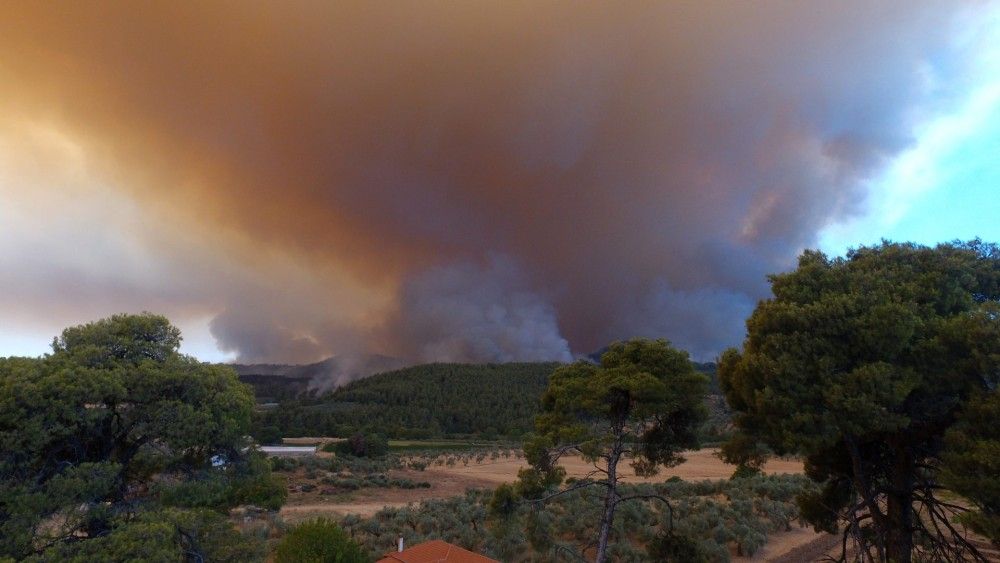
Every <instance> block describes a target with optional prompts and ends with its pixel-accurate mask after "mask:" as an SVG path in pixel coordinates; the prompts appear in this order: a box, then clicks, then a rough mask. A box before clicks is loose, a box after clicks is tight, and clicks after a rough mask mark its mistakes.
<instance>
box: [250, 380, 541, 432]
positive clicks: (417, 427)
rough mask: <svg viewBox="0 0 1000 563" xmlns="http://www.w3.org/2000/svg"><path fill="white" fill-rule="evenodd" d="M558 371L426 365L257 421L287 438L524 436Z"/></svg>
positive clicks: (285, 406)
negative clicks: (323, 436) (543, 393)
mask: <svg viewBox="0 0 1000 563" xmlns="http://www.w3.org/2000/svg"><path fill="white" fill-rule="evenodd" d="M557 366H558V364H557V363H552V362H539V363H506V364H444V363H436V364H424V365H418V366H412V367H407V368H403V369H399V370H395V371H389V372H385V373H380V374H377V375H373V376H371V377H367V378H365V379H361V380H358V381H355V382H353V383H350V384H348V385H347V386H345V387H341V388H339V389H337V390H335V391H333V392H331V393H328V394H325V395H322V396H319V397H316V396H311V397H302V398H300V399H299V400H295V401H285V402H282V403H281V405H279V406H278V407H277V408H274V409H268V410H265V411H262V412H260V413H258V420H257V424H256V426H257V427H258V428H259V429H263V428H267V427H274V428H277V430H278V431H279V432H280V435H282V436H307V435H313V436H314V435H328V436H349V435H352V434H354V433H356V432H365V433H378V434H383V435H386V436H389V437H393V438H423V437H437V436H465V435H484V436H487V437H489V436H519V435H521V434H523V433H524V432H527V431H528V430H529V429H530V428H531V425H532V421H533V418H534V416H535V414H536V413H537V412H538V398H539V397H540V396H541V394H542V391H544V390H545V386H546V385H547V384H548V379H549V375H550V374H551V373H552V371H553V370H554V369H555V368H556V367H557Z"/></svg>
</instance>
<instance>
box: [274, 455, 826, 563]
mask: <svg viewBox="0 0 1000 563" xmlns="http://www.w3.org/2000/svg"><path fill="white" fill-rule="evenodd" d="M311 443H315V442H311ZM717 453H718V451H717V450H715V449H704V450H699V451H696V452H691V453H689V454H688V455H687V456H686V457H687V461H686V462H685V463H683V464H681V465H679V466H677V467H673V468H670V469H666V470H663V471H661V472H660V474H659V475H656V476H655V477H646V478H643V477H636V476H635V474H634V472H633V471H632V470H631V468H630V467H627V466H623V468H622V469H624V471H622V474H623V475H622V477H623V479H624V480H625V481H627V482H650V481H663V480H665V479H669V478H670V477H673V476H678V477H680V478H682V479H685V480H692V481H694V480H700V479H726V478H728V477H729V476H730V475H731V474H732V472H733V467H732V466H730V465H726V464H724V463H722V461H720V460H719V458H718V456H717ZM562 465H563V466H564V467H565V468H566V471H567V474H568V475H569V476H572V477H582V476H584V475H586V474H587V473H588V472H589V471H591V470H592V469H593V466H592V465H590V464H589V463H587V462H585V461H583V460H582V459H580V458H578V457H571V458H566V459H564V460H562ZM525 466H526V462H525V461H524V460H523V459H506V460H504V459H501V460H497V461H487V462H484V463H480V464H476V463H470V464H469V465H467V466H465V465H460V464H459V465H455V466H452V467H448V466H434V467H431V468H428V469H426V470H424V471H415V470H394V471H391V472H390V475H391V476H392V477H398V478H407V479H411V480H414V481H427V482H429V483H430V484H431V487H430V488H428V489H407V490H403V489H378V488H368V489H361V490H358V491H354V492H352V493H349V494H342V495H336V496H324V495H323V494H322V493H321V492H317V491H312V492H310V493H293V494H292V495H290V497H289V499H288V503H287V504H286V505H285V506H284V508H282V509H281V514H282V517H283V518H285V520H286V521H289V522H296V521H300V520H304V519H308V518H312V517H314V516H319V515H326V516H343V515H346V514H358V515H360V516H371V515H373V514H375V513H376V512H378V511H379V510H380V509H382V508H383V507H386V506H395V507H399V506H406V505H407V504H410V503H418V502H420V501H422V500H425V499H431V498H446V497H451V496H455V495H461V494H463V493H464V492H465V490H466V489H468V488H493V487H496V486H497V485H498V484H500V483H507V482H511V481H513V480H514V479H516V478H517V472H518V470H519V469H521V468H523V467H525ZM764 470H765V471H766V472H767V473H801V472H802V462H801V461H798V460H791V459H776V460H772V461H771V462H770V463H768V464H767V465H766V466H765V468H764ZM833 540H834V538H832V537H831V536H828V535H826V534H816V533H814V532H813V531H812V530H811V529H809V528H795V529H793V530H792V531H790V532H784V533H780V534H775V535H773V536H772V537H771V538H770V539H769V541H768V543H767V545H765V547H764V548H763V549H761V550H760V551H759V552H757V553H756V554H755V555H754V557H752V558H739V557H737V558H734V561H782V562H790V561H791V560H789V559H788V557H789V556H792V557H803V556H806V554H807V553H808V554H810V555H809V556H808V557H820V556H822V555H823V554H825V553H826V551H827V550H829V549H830V548H831V547H832V546H833V544H834V543H835V542H834V541H833Z"/></svg>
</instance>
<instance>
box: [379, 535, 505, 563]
mask: <svg viewBox="0 0 1000 563" xmlns="http://www.w3.org/2000/svg"><path fill="white" fill-rule="evenodd" d="M376 563H499V562H498V561H497V560H496V559H490V558H489V557H486V556H484V555H479V554H478V553H473V552H471V551H469V550H467V549H462V548H461V547H458V546H457V545H451V544H450V543H448V542H446V541H442V540H431V541H428V542H424V543H421V544H417V545H415V546H413V547H410V548H407V549H404V550H403V551H399V552H394V553H387V554H386V555H385V556H384V557H383V558H382V559H379V560H378V561H377V562H376Z"/></svg>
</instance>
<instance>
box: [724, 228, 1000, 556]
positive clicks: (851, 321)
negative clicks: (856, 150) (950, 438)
mask: <svg viewBox="0 0 1000 563" xmlns="http://www.w3.org/2000/svg"><path fill="white" fill-rule="evenodd" d="M770 282H771V289H772V291H773V294H774V295H773V297H772V298H770V299H767V300H765V301H762V302H760V303H759V304H758V306H757V308H756V310H755V311H754V312H753V314H752V316H751V317H750V319H749V320H748V321H747V338H746V341H745V342H744V343H743V349H742V351H737V350H735V349H732V350H728V351H726V352H725V353H724V354H723V355H722V357H721V360H720V363H719V374H720V379H721V384H722V388H723V391H724V393H725V395H726V398H727V400H728V401H729V404H730V406H731V407H732V408H733V409H734V411H735V413H736V415H735V423H736V426H737V427H738V429H739V430H740V433H739V434H738V435H737V437H736V438H735V439H734V440H733V441H732V442H731V443H729V444H727V445H726V446H725V447H724V453H725V455H726V456H727V457H728V459H729V460H730V461H732V462H737V463H743V464H746V465H749V466H756V465H759V464H760V463H761V462H762V461H763V459H764V457H765V453H766V449H764V448H761V447H759V444H764V445H765V446H766V447H767V448H769V449H770V450H771V451H773V452H775V453H778V454H789V453H797V454H801V455H803V456H805V460H806V472H807V474H808V475H809V476H810V477H811V478H812V479H814V480H816V481H818V482H820V483H822V485H823V487H822V490H821V492H820V493H817V494H815V495H809V496H807V497H804V498H802V499H801V508H802V512H803V515H804V516H805V517H806V518H807V519H808V520H810V521H811V522H812V523H813V524H814V525H815V526H816V527H817V528H819V529H826V530H829V531H834V530H835V529H837V528H838V527H839V526H841V525H843V531H844V536H843V547H844V553H845V555H844V557H846V552H847V547H848V542H849V540H851V541H853V542H855V543H856V545H857V549H856V550H855V551H854V553H855V554H857V556H859V557H864V558H866V559H869V560H875V561H893V562H899V563H902V562H909V561H911V560H912V558H913V556H914V554H915V553H917V554H920V556H922V557H926V558H930V559H934V560H963V559H968V558H970V557H971V558H974V559H981V558H982V555H981V554H980V553H979V552H978V551H977V550H976V549H975V547H974V545H972V544H971V543H969V542H968V541H967V540H966V537H965V535H964V534H963V533H962V531H961V530H958V529H956V528H955V523H954V518H953V517H954V515H955V514H956V513H957V512H961V511H963V508H962V507H961V506H959V505H958V504H956V503H949V502H945V501H944V500H942V498H941V496H940V490H941V487H942V483H941V479H940V474H941V471H942V469H943V467H944V462H945V460H944V459H943V458H942V451H943V446H944V437H945V434H946V431H947V430H948V429H949V428H952V427H953V425H955V424H956V421H958V420H960V419H961V417H962V416H963V415H964V413H965V411H966V410H967V408H968V407H969V405H970V404H973V403H970V401H975V400H977V398H978V397H981V396H983V395H984V394H987V393H989V392H991V390H993V389H995V388H996V386H997V383H998V378H1000V306H998V302H997V300H998V299H1000V252H998V249H997V247H996V246H994V245H990V244H984V243H981V242H979V241H973V242H970V243H953V244H944V245H939V246H937V247H935V248H928V247H923V246H918V245H914V244H895V243H889V242H883V243H882V244H881V245H879V246H875V247H862V248H859V249H857V250H853V251H851V252H849V253H848V254H847V256H846V257H842V258H840V257H838V258H828V257H827V256H826V255H824V254H822V253H820V252H814V251H807V252H805V253H804V254H803V255H802V256H801V258H800V259H799V263H798V267H797V268H796V269H795V270H794V271H791V272H788V273H785V274H779V275H774V276H771V277H770ZM980 432H985V433H989V434H991V435H992V436H994V437H995V436H996V435H997V427H996V425H992V426H991V427H989V428H983V429H980ZM966 435H967V436H968V434H966ZM955 440H958V437H956V438H955ZM992 478H993V479H995V478H996V476H993V477H992Z"/></svg>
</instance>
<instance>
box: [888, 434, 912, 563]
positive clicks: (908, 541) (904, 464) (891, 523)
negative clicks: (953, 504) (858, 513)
mask: <svg viewBox="0 0 1000 563" xmlns="http://www.w3.org/2000/svg"><path fill="white" fill-rule="evenodd" d="M893 449H894V451H893V457H894V459H893V465H892V477H891V479H890V490H889V493H888V494H887V495H886V497H887V498H886V521H887V522H886V523H887V526H886V527H887V530H886V531H885V556H886V559H887V560H888V561H889V563H910V562H911V561H912V558H913V555H912V554H913V480H914V478H913V473H914V468H913V460H912V459H910V456H909V455H908V454H907V452H906V450H905V448H903V447H901V446H897V447H895V448H893Z"/></svg>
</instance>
